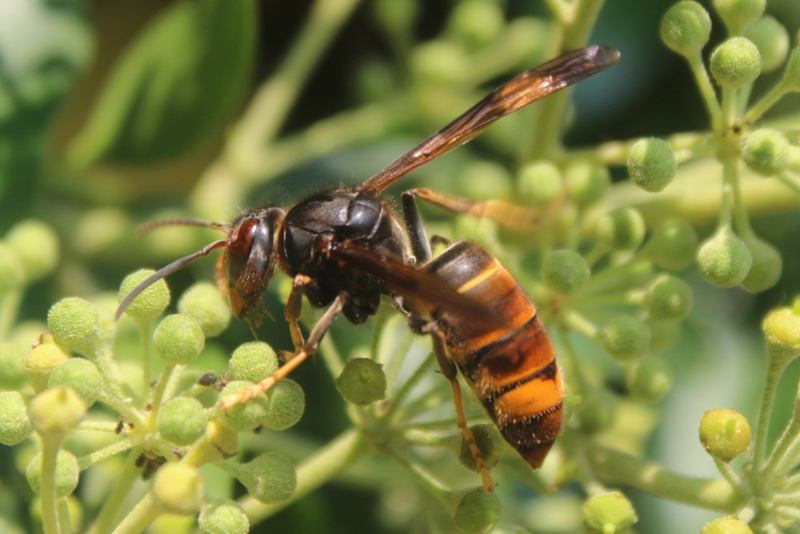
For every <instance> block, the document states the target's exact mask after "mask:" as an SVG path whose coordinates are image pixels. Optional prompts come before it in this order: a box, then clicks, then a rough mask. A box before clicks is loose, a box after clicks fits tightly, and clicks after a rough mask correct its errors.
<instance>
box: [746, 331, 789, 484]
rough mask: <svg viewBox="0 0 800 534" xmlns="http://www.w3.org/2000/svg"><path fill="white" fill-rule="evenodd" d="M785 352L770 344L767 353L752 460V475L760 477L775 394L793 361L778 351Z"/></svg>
mask: <svg viewBox="0 0 800 534" xmlns="http://www.w3.org/2000/svg"><path fill="white" fill-rule="evenodd" d="M781 350H783V349H782V347H780V346H777V344H773V343H768V344H767V352H768V353H769V363H768V364H767V376H766V379H765V381H764V393H763V394H762V395H761V407H760V408H759V411H758V423H757V424H756V436H755V439H754V442H753V449H752V453H751V458H752V460H753V469H752V473H753V474H754V475H755V476H758V475H759V474H760V473H761V472H762V467H763V465H764V460H765V451H766V450H767V434H768V432H769V422H770V419H771V418H772V405H773V403H774V402H775V392H776V391H777V389H778V382H779V381H780V379H781V376H782V375H783V371H784V370H785V369H786V366H787V365H788V364H789V362H790V361H791V360H790V359H787V358H784V357H783V355H782V354H779V353H778V351H781Z"/></svg>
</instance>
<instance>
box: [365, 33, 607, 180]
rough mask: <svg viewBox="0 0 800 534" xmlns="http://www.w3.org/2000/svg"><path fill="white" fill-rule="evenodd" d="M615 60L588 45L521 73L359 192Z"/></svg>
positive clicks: (403, 172) (604, 50)
mask: <svg viewBox="0 0 800 534" xmlns="http://www.w3.org/2000/svg"><path fill="white" fill-rule="evenodd" d="M617 61H619V52H618V51H617V50H615V49H613V48H609V47H606V46H587V47H586V48H581V49H579V50H573V51H572V52H567V53H566V54H564V55H562V56H559V57H557V58H555V59H553V60H551V61H548V62H547V63H545V64H544V65H541V66H539V67H536V68H535V69H531V70H529V71H526V72H523V73H522V74H520V75H519V76H517V77H516V78H514V79H513V80H511V81H510V82H508V83H506V84H505V85H501V86H500V87H498V88H497V89H495V90H494V91H492V92H491V94H489V96H487V97H486V98H484V99H483V100H481V101H480V102H478V103H477V104H475V105H474V106H473V107H472V108H471V109H470V110H469V111H467V112H466V113H464V114H463V115H462V116H460V117H459V118H457V119H456V120H454V121H453V122H451V123H450V124H448V125H447V126H445V127H444V128H442V129H441V130H439V131H438V132H436V133H435V134H433V135H432V136H430V137H429V138H428V139H426V140H425V141H423V142H422V143H421V144H419V145H418V146H417V147H416V148H415V149H413V150H412V151H411V152H409V153H407V154H406V155H405V156H403V157H401V158H400V159H398V160H397V161H395V162H394V163H392V164H391V165H389V166H388V167H387V168H385V169H384V170H383V171H381V172H379V173H378V174H376V175H375V176H373V177H372V178H370V179H369V180H367V181H366V182H364V184H363V185H362V186H361V188H360V189H361V191H367V192H371V193H373V194H376V195H377V194H379V193H380V192H381V191H383V190H384V189H386V188H387V187H389V186H390V185H391V184H393V183H394V182H396V181H397V180H399V179H400V178H402V177H403V176H405V175H406V174H408V173H409V172H411V171H413V170H414V169H416V168H417V167H419V166H421V165H424V164H425V163H427V162H428V161H430V160H432V159H434V158H436V157H439V156H441V155H442V154H445V153H446V152H449V151H450V150H452V149H454V148H456V147H457V146H460V145H463V144H464V143H466V142H467V141H469V140H471V139H472V138H473V137H475V136H477V135H478V134H479V133H481V132H482V131H483V130H485V129H486V128H487V127H488V126H489V125H490V124H491V123H493V122H494V121H496V120H497V119H499V118H500V117H503V116H505V115H508V114H510V113H513V112H515V111H517V110H518V109H520V108H522V107H524V106H527V105H528V104H530V103H531V102H535V101H537V100H540V99H542V98H544V97H546V96H548V95H551V94H553V93H555V92H556V91H558V90H559V89H563V88H564V87H567V86H568V85H572V84H573V83H577V82H579V81H581V80H583V79H584V78H588V77H589V76H591V75H593V74H597V73H598V72H600V71H602V70H604V69H607V68H608V67H611V66H612V65H614V64H615V63H616V62H617Z"/></svg>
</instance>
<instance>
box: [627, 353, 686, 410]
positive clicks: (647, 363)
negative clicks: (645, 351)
mask: <svg viewBox="0 0 800 534" xmlns="http://www.w3.org/2000/svg"><path fill="white" fill-rule="evenodd" d="M674 383H675V373H674V372H673V371H672V367H670V365H669V363H668V362H667V361H666V360H665V359H664V358H662V357H661V356H645V357H644V358H640V359H639V360H637V361H636V362H635V363H634V364H633V365H631V366H630V367H628V369H626V371H625V386H626V387H627V388H628V392H629V393H630V394H631V397H633V398H634V399H636V400H638V401H641V402H647V403H651V404H655V403H657V402H659V401H661V399H663V398H664V397H665V396H666V395H667V393H669V392H670V391H671V390H672V386H673V384H674Z"/></svg>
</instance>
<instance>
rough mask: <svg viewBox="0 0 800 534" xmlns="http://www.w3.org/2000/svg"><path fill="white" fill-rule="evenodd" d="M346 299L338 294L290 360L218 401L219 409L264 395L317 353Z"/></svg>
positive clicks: (344, 294)
mask: <svg viewBox="0 0 800 534" xmlns="http://www.w3.org/2000/svg"><path fill="white" fill-rule="evenodd" d="M347 299H348V296H347V294H346V293H344V292H342V293H339V295H338V296H337V297H336V299H335V300H334V301H333V303H332V304H331V305H330V306H328V309H327V310H325V313H323V314H322V317H320V319H319V321H317V324H315V325H314V328H313V329H312V330H311V333H310V334H309V335H308V340H307V341H306V342H305V344H304V345H303V347H302V348H301V349H300V350H298V351H297V352H296V353H295V354H294V355H293V356H292V357H291V359H289V360H288V361H287V362H286V363H285V364H283V365H282V366H281V367H280V368H278V370H277V371H275V372H274V373H273V374H272V375H270V376H268V377H267V378H265V379H264V380H262V381H261V382H259V383H258V384H254V385H253V386H252V387H250V388H248V389H243V390H242V391H238V392H236V393H234V394H233V395H229V396H227V397H225V398H224V399H221V400H220V401H219V407H220V408H222V409H223V410H228V409H230V408H231V407H233V406H236V405H237V404H242V403H244V402H247V401H249V400H251V399H254V398H256V397H257V396H258V395H259V394H260V393H266V392H267V391H269V390H270V389H271V388H272V386H274V385H275V384H277V383H278V382H280V381H281V380H283V379H284V378H286V377H287V376H288V375H289V373H291V372H292V371H293V370H294V369H295V368H296V367H297V366H298V365H300V364H301V363H303V361H304V360H305V359H306V358H307V357H308V356H309V355H310V354H314V353H315V352H316V351H317V349H318V348H319V344H320V342H322V338H323V337H325V334H326V333H327V332H328V330H329V329H330V327H331V325H332V324H333V320H334V319H336V316H337V315H339V314H340V313H341V312H342V308H344V304H345V302H347Z"/></svg>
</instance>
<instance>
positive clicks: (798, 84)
mask: <svg viewBox="0 0 800 534" xmlns="http://www.w3.org/2000/svg"><path fill="white" fill-rule="evenodd" d="M781 83H783V84H784V85H785V86H786V89H788V90H789V91H800V46H795V47H794V48H793V49H792V53H791V54H789V61H788V63H787V64H786V70H785V71H784V73H783V80H782V82H781Z"/></svg>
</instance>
